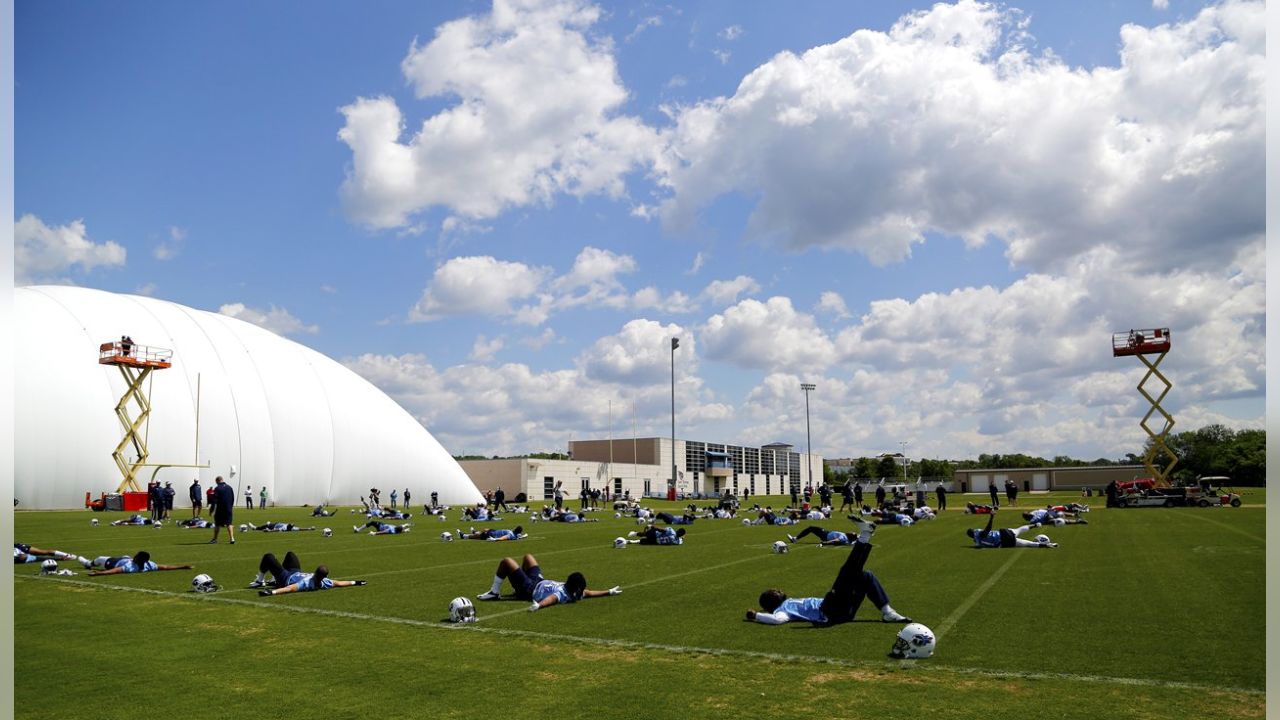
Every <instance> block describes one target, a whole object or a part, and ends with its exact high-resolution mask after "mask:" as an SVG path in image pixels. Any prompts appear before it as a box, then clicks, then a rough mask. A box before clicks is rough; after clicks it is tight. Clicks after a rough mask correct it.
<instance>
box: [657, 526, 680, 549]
mask: <svg viewBox="0 0 1280 720" xmlns="http://www.w3.org/2000/svg"><path fill="white" fill-rule="evenodd" d="M653 541H654V542H656V543H657V544H659V545H683V544H684V538H682V537H680V536H679V535H676V531H675V530H673V529H672V528H663V529H662V530H659V531H658V532H657V533H655V534H654V537H653Z"/></svg>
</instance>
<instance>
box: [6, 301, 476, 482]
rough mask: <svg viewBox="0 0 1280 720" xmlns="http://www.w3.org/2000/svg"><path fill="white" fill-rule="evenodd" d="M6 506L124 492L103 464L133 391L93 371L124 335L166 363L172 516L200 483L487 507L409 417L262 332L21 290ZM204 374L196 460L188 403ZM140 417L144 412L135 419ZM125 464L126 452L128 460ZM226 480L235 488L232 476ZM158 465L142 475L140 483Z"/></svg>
mask: <svg viewBox="0 0 1280 720" xmlns="http://www.w3.org/2000/svg"><path fill="white" fill-rule="evenodd" d="M14 314H15V319H16V335H15V336H14V338H13V341H14V353H13V356H14V373H15V375H14V378H15V383H14V417H13V420H14V451H15V452H14V456H15V460H14V497H16V498H18V500H19V501H21V503H22V505H21V507H27V508H75V507H83V505H84V494H85V492H86V491H87V492H91V493H92V494H93V497H95V498H96V497H98V494H99V493H100V492H103V491H107V492H111V491H114V490H115V489H116V487H118V486H119V485H120V482H121V480H122V479H123V478H122V476H121V474H120V471H119V470H118V469H117V468H116V465H115V461H114V460H112V457H111V452H112V450H114V449H115V447H116V444H117V443H119V442H120V439H121V438H122V437H123V435H124V432H123V429H122V428H121V425H120V421H119V420H118V419H117V417H116V414H115V406H116V403H117V402H118V401H119V399H120V397H121V396H122V395H123V394H124V392H125V389H126V387H127V385H126V383H125V380H124V378H123V377H122V376H121V373H120V371H119V369H118V368H116V367H114V366H112V365H99V364H98V348H99V346H100V345H101V344H102V343H105V342H111V341H113V340H117V339H119V338H120V336H121V335H129V336H130V337H131V338H133V340H134V342H135V343H137V344H138V345H146V346H152V347H157V348H167V349H170V350H172V351H173V366H172V367H171V368H168V369H165V370H156V371H154V372H153V373H152V374H151V377H150V378H149V379H148V385H149V387H148V388H147V390H148V391H149V392H150V396H151V406H152V410H151V419H150V426H149V428H147V429H146V432H145V434H146V435H147V447H148V450H149V452H150V458H149V462H152V463H186V464H204V463H206V462H207V463H209V464H210V467H209V468H206V469H195V468H165V469H162V470H160V472H159V474H158V475H157V476H156V479H158V480H160V481H162V482H172V483H173V485H174V487H175V489H177V490H178V496H177V503H178V505H179V506H181V505H185V504H186V497H187V494H186V488H187V486H189V485H190V484H191V481H192V480H193V479H194V478H196V477H199V479H200V484H201V486H202V487H205V488H207V487H209V485H211V484H212V483H213V479H214V477H215V476H217V475H221V476H223V477H224V478H225V479H227V480H228V482H230V483H231V484H232V485H233V486H236V488H237V494H238V495H239V494H242V493H243V492H244V487H245V486H252V487H253V492H254V497H255V498H256V497H257V493H258V490H259V488H260V487H261V486H262V485H266V486H267V492H268V494H269V497H270V499H271V500H273V501H275V502H277V503H279V504H282V505H302V504H304V503H305V504H315V503H319V502H334V503H340V504H354V503H355V502H356V501H357V498H359V497H360V496H361V495H365V496H367V495H368V492H369V488H371V487H376V488H379V489H380V490H381V491H382V496H383V497H384V498H385V497H387V496H388V495H389V493H390V492H391V490H392V488H395V489H398V490H399V491H400V492H403V491H404V490H405V488H408V489H409V490H410V491H411V492H412V493H413V496H414V498H415V499H420V500H421V501H426V500H427V498H428V497H429V496H430V494H431V492H432V491H433V490H434V491H436V492H439V493H440V501H441V502H442V503H454V504H460V503H475V502H480V501H482V500H483V497H482V496H481V495H480V492H479V491H478V490H476V487H475V485H474V484H473V483H472V482H471V480H470V478H468V477H467V474H466V473H465V472H463V470H462V468H461V467H460V466H459V465H458V463H457V462H455V461H454V459H453V458H452V457H451V456H450V455H449V453H448V452H446V451H445V449H444V448H443V447H441V445H440V443H438V442H436V440H435V438H433V437H432V436H431V434H430V433H429V432H427V430H426V429H425V428H423V427H422V425H421V424H420V423H419V422H418V421H417V420H415V419H414V418H413V417H412V416H411V415H409V413H408V412H406V411H405V410H404V409H403V408H401V407H400V406H399V405H397V404H396V403H395V401H393V400H392V399H391V398H389V397H387V396H386V395H385V394H384V393H383V392H382V391H381V390H378V389H377V388H376V387H374V386H373V385H372V384H370V383H369V382H368V381H366V380H365V379H364V378H361V377H360V376H359V375H356V374H355V373H354V372H352V371H350V370H348V369H347V368H345V367H343V366H342V365H340V364H338V363H337V362H334V361H333V360H330V359H329V358H327V357H325V356H324V355H321V354H320V353H318V352H316V351H314V350H311V349H310V348H307V347H304V346H302V345H299V344H298V343H295V342H293V341H291V340H286V339H285V338H282V337H280V336H279V335H276V334H274V333H271V332H269V331H267V330H264V329H262V328H260V327H257V326H256V325H251V324H249V323H246V322H243V321H241V320H236V319H235V318H231V317H227V316H225V315H219V314H216V313H211V312H206V311H203V310H195V309H192V308H189V307H184V306H182V305H177V304H175V303H171V302H166V301H163V300H156V299H153V298H148V297H139V296H136V295H117V294H114V293H109V292H104V291H101V290H90V289H86V288H78V287H64V286H35V287H20V288H16V289H15V292H14ZM197 375H198V376H199V386H200V390H199V426H200V433H199V434H200V437H199V442H200V447H199V462H198V463H197V462H196V400H197V391H196V386H197ZM130 411H131V413H133V415H134V416H135V417H136V415H137V414H138V411H137V407H136V406H131V408H130ZM126 453H127V454H128V456H129V457H132V448H131V447H128V448H126ZM233 466H234V467H235V469H236V475H235V477H230V475H231V469H232V467H233ZM152 470H153V468H148V467H143V468H140V469H139V471H138V476H137V481H138V483H139V485H140V486H141V487H144V488H145V486H146V483H147V481H148V480H149V479H150V478H151V472H152Z"/></svg>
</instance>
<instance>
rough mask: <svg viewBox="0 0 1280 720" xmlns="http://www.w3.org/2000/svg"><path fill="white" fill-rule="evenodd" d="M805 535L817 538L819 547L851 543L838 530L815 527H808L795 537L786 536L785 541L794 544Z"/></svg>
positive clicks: (846, 536) (847, 537)
mask: <svg viewBox="0 0 1280 720" xmlns="http://www.w3.org/2000/svg"><path fill="white" fill-rule="evenodd" d="M807 535H812V536H814V537H816V538H818V546H819V547H821V546H823V545H849V544H850V543H852V542H853V541H852V540H850V539H849V536H848V535H846V534H844V533H842V532H840V531H838V530H824V529H823V528H820V527H818V526H817V525H810V526H809V527H807V528H805V529H803V530H801V531H800V532H798V533H796V534H795V535H787V540H790V541H791V542H792V543H793V544H794V543H795V542H796V541H797V540H799V539H800V538H802V537H805V536H807Z"/></svg>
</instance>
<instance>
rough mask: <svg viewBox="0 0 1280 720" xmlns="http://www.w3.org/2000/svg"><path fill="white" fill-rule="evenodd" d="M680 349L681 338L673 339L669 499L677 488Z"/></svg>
mask: <svg viewBox="0 0 1280 720" xmlns="http://www.w3.org/2000/svg"><path fill="white" fill-rule="evenodd" d="M678 347H680V338H677V337H673V338H671V484H670V485H668V486H667V495H668V497H670V496H671V494H672V491H673V490H675V487H676V348H678Z"/></svg>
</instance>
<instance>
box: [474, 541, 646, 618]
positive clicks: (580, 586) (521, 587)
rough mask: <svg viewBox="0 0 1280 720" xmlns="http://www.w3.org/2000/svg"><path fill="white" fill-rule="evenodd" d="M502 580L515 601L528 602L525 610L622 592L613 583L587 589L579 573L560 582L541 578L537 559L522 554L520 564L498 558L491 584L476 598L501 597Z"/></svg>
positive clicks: (583, 578)
mask: <svg viewBox="0 0 1280 720" xmlns="http://www.w3.org/2000/svg"><path fill="white" fill-rule="evenodd" d="M503 580H508V581H510V582H511V587H512V589H514V590H515V595H516V599H517V600H524V601H526V602H531V603H532V604H531V605H530V606H529V612H534V611H536V610H541V609H542V608H548V607H551V606H552V605H555V604H557V603H561V604H563V603H573V602H577V601H579V600H582V599H583V598H593V597H604V596H606V595H619V594H621V593H622V588H620V587H618V586H616V585H615V586H614V587H611V588H609V589H608V590H588V589H587V579H586V578H585V577H583V576H582V573H580V572H574V573H570V574H569V577H567V578H565V581H564V582H559V581H557V580H547V579H545V578H543V577H542V568H541V567H539V566H538V560H537V558H535V557H534V556H532V555H525V556H524V559H523V560H522V561H521V562H520V563H517V562H516V561H515V560H514V559H513V558H509V557H507V558H502V561H501V562H499V563H498V570H497V572H496V573H495V574H494V576H493V585H492V586H490V587H489V590H488V592H483V593H480V594H479V595H477V596H476V597H477V598H478V599H480V600H497V599H498V598H500V597H502V595H501V591H502V581H503Z"/></svg>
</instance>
